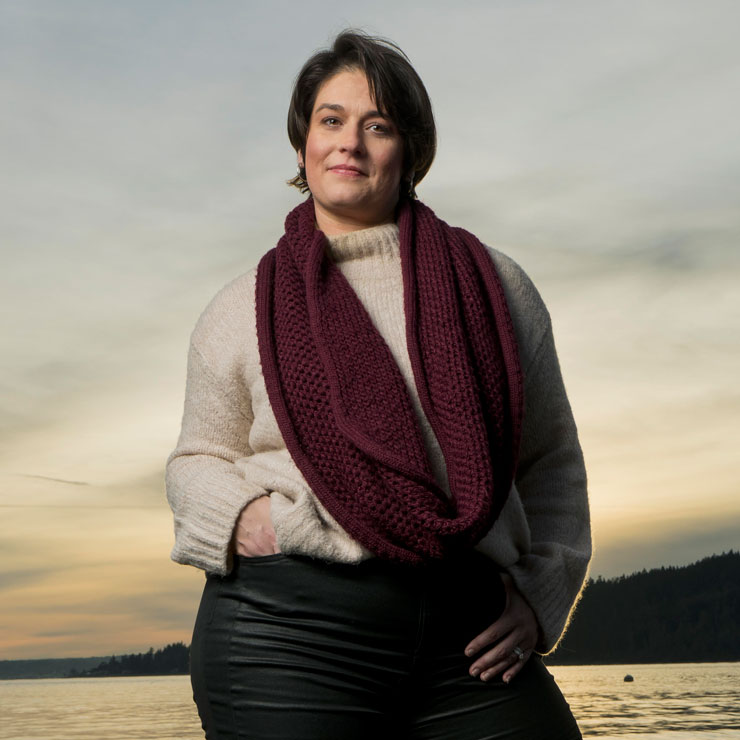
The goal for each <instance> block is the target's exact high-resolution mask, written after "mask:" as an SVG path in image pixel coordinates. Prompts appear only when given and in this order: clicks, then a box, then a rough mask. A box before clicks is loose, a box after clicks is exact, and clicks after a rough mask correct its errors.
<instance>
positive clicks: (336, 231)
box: [314, 200, 396, 236]
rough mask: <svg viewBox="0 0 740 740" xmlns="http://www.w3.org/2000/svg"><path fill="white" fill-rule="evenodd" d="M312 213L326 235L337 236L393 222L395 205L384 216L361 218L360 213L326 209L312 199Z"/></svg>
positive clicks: (394, 219)
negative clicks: (344, 212)
mask: <svg viewBox="0 0 740 740" xmlns="http://www.w3.org/2000/svg"><path fill="white" fill-rule="evenodd" d="M314 214H315V218H316V226H317V227H318V229H319V230H320V231H323V232H324V234H326V236H338V235H340V234H348V233H349V232H351V231H360V230H361V229H369V228H371V227H373V226H382V225H383V224H393V223H395V222H396V218H395V216H396V213H395V207H394V208H392V209H391V210H390V211H389V212H388V213H386V214H385V216H381V217H374V218H363V217H362V215H357V216H356V215H354V214H346V215H345V214H341V213H336V212H329V211H326V210H325V209H324V208H322V207H321V205H319V204H318V203H317V202H316V201H315V200H314Z"/></svg>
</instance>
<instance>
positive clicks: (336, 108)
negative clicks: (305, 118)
mask: <svg viewBox="0 0 740 740" xmlns="http://www.w3.org/2000/svg"><path fill="white" fill-rule="evenodd" d="M325 108H326V109H328V110H333V111H337V112H341V111H344V106H343V105H339V103H322V104H321V105H320V106H319V107H318V108H317V109H316V110H315V111H314V113H318V112H319V111H320V110H324V109H325ZM378 116H379V117H380V118H385V119H387V120H390V119H389V118H388V116H386V115H385V113H381V112H380V111H379V110H370V111H368V112H367V113H366V114H365V115H364V116H363V117H364V118H375V117H378Z"/></svg>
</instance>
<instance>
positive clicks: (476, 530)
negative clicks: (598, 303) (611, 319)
mask: <svg viewBox="0 0 740 740" xmlns="http://www.w3.org/2000/svg"><path fill="white" fill-rule="evenodd" d="M398 223H399V233H400V242H401V244H400V249H401V268H402V272H403V286H404V287H403V290H404V311H405V315H406V340H407V345H408V351H409V356H410V359H411V364H412V367H413V372H414V379H415V382H416V387H417V389H418V392H419V398H420V401H421V404H422V408H423V409H424V412H425V413H426V415H427V417H428V419H429V422H430V424H431V426H432V429H433V430H434V432H435V434H436V436H437V439H438V441H439V444H440V447H441V449H442V452H443V454H444V458H445V462H446V466H447V474H448V478H449V484H450V490H451V493H452V498H451V499H448V497H447V496H446V494H445V493H444V491H443V490H442V489H441V488H440V486H439V485H438V484H437V482H436V481H435V479H434V476H433V474H432V472H431V467H430V464H429V460H428V458H427V455H426V451H425V448H424V443H423V441H422V436H421V431H420V429H419V427H418V423H417V421H416V417H415V415H414V410H413V407H412V404H411V399H410V397H409V394H408V390H407V389H406V386H405V384H404V380H403V377H402V375H401V372H400V370H399V369H398V366H397V365H396V364H395V361H394V360H393V357H392V355H391V353H390V350H389V349H388V346H387V345H386V344H385V342H384V340H383V338H382V337H381V335H380V334H379V332H378V331H377V329H376V328H375V327H374V326H373V324H372V321H371V319H370V317H369V316H368V314H367V312H366V310H365V308H364V306H363V305H362V303H361V302H360V300H359V298H358V297H357V295H356V294H355V292H354V291H353V290H352V288H351V286H350V285H349V283H348V282H347V280H346V279H345V277H344V276H343V275H342V274H341V272H340V271H339V269H338V268H337V267H336V265H334V264H332V263H331V260H330V259H329V258H328V257H327V254H326V238H325V236H324V234H323V233H322V232H320V231H317V230H316V229H315V227H314V208H313V201H312V199H311V198H309V199H308V200H306V201H305V202H304V203H302V204H301V205H299V206H298V207H297V208H295V209H294V210H293V211H291V213H290V214H288V217H287V219H286V221H285V234H284V236H283V237H282V238H281V239H280V241H279V242H278V244H277V246H276V247H275V249H272V250H270V251H269V252H268V253H267V254H266V255H265V256H264V257H263V259H262V261H261V262H260V264H259V267H258V271H257V337H258V341H259V351H260V359H261V362H262V372H263V375H264V378H265V384H266V387H267V392H268V396H269V399H270V403H271V406H272V409H273V411H274V413H275V417H276V419H277V422H278V426H279V427H280V431H281V433H282V435H283V437H284V439H285V443H286V446H287V448H288V451H289V452H290V454H291V456H292V458H293V460H294V461H295V463H296V465H297V466H298V468H299V469H300V470H301V472H302V473H303V476H304V477H305V479H306V481H307V482H308V484H309V485H310V486H311V488H312V490H313V491H314V493H315V494H316V496H318V498H319V500H320V501H321V503H322V504H323V505H324V506H325V507H326V509H327V510H328V511H329V512H330V513H331V514H332V516H333V517H334V518H335V519H336V520H337V522H338V523H339V524H340V525H341V526H342V527H344V529H345V530H346V531H347V532H348V533H349V534H350V535H351V536H352V537H354V538H355V539H356V540H357V541H359V542H360V543H362V544H363V545H365V547H367V548H368V549H369V550H370V551H372V552H373V553H375V554H376V555H378V556H380V557H384V558H389V559H392V560H398V561H402V562H407V563H420V562H424V561H427V560H431V559H437V558H442V557H445V556H448V555H450V554H452V553H454V552H455V551H456V550H460V549H463V548H466V547H472V546H473V545H474V544H475V543H476V542H477V541H478V540H479V539H480V538H481V537H482V536H483V535H484V534H485V533H486V532H487V531H488V530H489V529H490V527H491V526H492V524H493V522H494V521H495V519H496V517H497V516H498V514H499V512H500V510H501V507H502V506H503V504H504V502H505V500H506V496H507V494H508V491H509V488H510V486H511V482H512V479H513V476H514V470H515V464H516V459H517V452H518V442H519V435H520V428H521V420H522V374H521V368H520V365H519V358H518V353H517V348H516V339H515V337H514V331H513V327H512V323H511V317H510V315H509V310H508V307H507V305H506V299H505V296H504V292H503V288H502V286H501V281H500V279H499V277H498V275H497V273H496V270H495V268H494V266H493V263H492V261H491V258H490V256H489V255H488V253H487V251H486V249H485V247H484V246H483V245H482V244H481V243H480V242H479V241H478V240H477V239H476V238H475V237H474V236H473V235H472V234H469V233H468V232H466V231H464V230H463V229H458V228H452V227H450V226H448V225H447V224H446V223H444V222H443V221H440V220H439V219H438V218H437V217H436V216H435V215H434V213H433V212H432V211H431V210H430V209H429V208H427V207H426V206H424V205H423V204H421V203H419V202H418V201H413V202H406V203H405V204H403V205H402V206H401V208H400V213H399V221H398Z"/></svg>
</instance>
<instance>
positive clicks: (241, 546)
mask: <svg viewBox="0 0 740 740" xmlns="http://www.w3.org/2000/svg"><path fill="white" fill-rule="evenodd" d="M232 542H233V544H234V550H235V552H236V554H237V555H244V556H245V557H248V558H254V557H259V556H260V555H272V554H273V553H276V552H280V548H279V547H278V546H277V541H276V539H275V530H274V529H273V527H272V519H271V518H270V497H269V496H260V497H259V498H256V499H254V501H252V502H250V503H248V504H247V505H246V506H245V507H244V508H243V509H242V512H241V514H239V518H238V519H237V520H236V526H235V527H234V536H233V540H232Z"/></svg>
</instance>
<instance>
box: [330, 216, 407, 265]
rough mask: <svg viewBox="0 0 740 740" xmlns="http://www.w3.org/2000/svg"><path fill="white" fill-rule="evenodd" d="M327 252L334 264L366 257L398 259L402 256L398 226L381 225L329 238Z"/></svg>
mask: <svg viewBox="0 0 740 740" xmlns="http://www.w3.org/2000/svg"><path fill="white" fill-rule="evenodd" d="M326 240H327V242H328V247H327V252H328V254H329V255H330V256H331V258H332V260H333V261H334V262H348V261H350V260H357V259H363V258H366V257H380V258H382V259H397V258H398V256H399V254H400V245H399V237H398V225H397V224H381V225H380V226H372V227H370V228H369V229H360V230H359V231H348V232H347V233H346V234H336V235H335V236H328V237H327V238H326Z"/></svg>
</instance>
